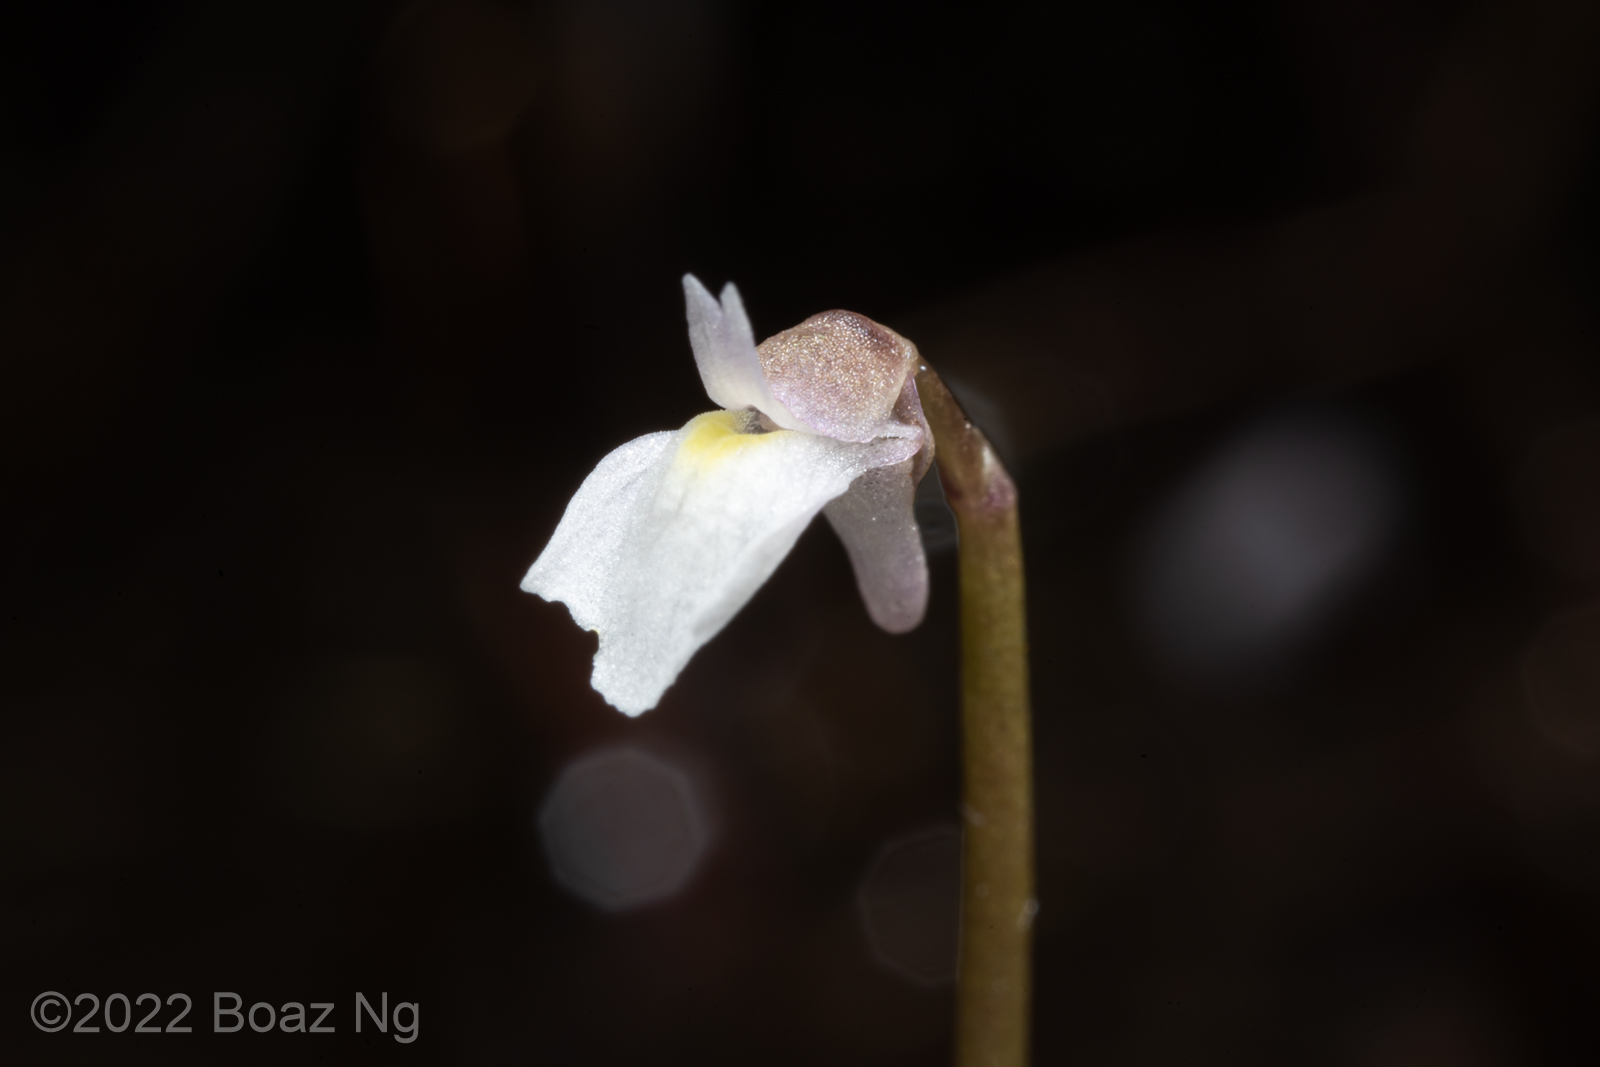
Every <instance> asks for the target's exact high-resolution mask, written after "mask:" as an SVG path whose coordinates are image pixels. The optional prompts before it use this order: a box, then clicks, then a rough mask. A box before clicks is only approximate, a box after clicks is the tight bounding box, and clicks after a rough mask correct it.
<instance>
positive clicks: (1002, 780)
mask: <svg viewBox="0 0 1600 1067" xmlns="http://www.w3.org/2000/svg"><path fill="white" fill-rule="evenodd" d="M917 392H918V394H919V396H920V398H921V401H922V409H923V412H924V414H926V416H927V419H928V425H929V427H930V428H931V429H932V430H933V440H934V449H935V455H936V459H937V462H938V464H939V474H940V478H941V480H942V481H943V483H944V492H945V499H946V500H947V501H948V502H949V504H950V509H951V510H952V511H953V512H955V516H956V523H957V526H958V528H959V530H960V534H961V548H960V571H961V732H962V764H961V769H962V787H961V789H962V813H963V815H964V816H965V822H966V832H965V835H964V839H963V857H962V874H961V969H960V985H959V988H958V989H957V993H956V1058H955V1059H956V1067H1024V1065H1025V1064H1026V1063H1027V1062H1028V1009H1029V998H1030V993H1031V986H1032V983H1031V980H1030V979H1031V968H1030V953H1029V942H1030V931H1031V928H1032V926H1033V916H1034V912H1035V911H1037V910H1038V905H1037V903H1036V901H1035V900H1034V896H1033V752H1032V739H1031V730H1030V725H1029V713H1028V637H1027V620H1026V613H1025V608H1024V601H1023V580H1022V538H1021V534H1020V530H1019V527H1018V523H1017V489H1016V485H1015V483H1013V482H1012V480H1011V476H1010V475H1009V474H1007V473H1006V469H1005V467H1004V466H1003V465H1002V464H1001V462H1000V459H999V457H998V456H996V455H995V452H994V449H993V448H992V447H991V446H990V444H989V442H988V440H987V439H986V438H985V437H984V436H983V432H982V431H981V430H979V429H978V428H977V427H976V426H974V425H972V422H971V421H970V420H969V419H968V418H967V417H966V413H965V412H963V411H962V410H961V405H960V404H958V403H957V402H956V399H955V397H953V396H951V395H950V391H949V389H947V388H946V387H945V384H944V382H942V381H940V379H939V376H938V375H937V374H935V373H934V371H933V369H932V368H930V367H929V366H928V365H927V364H926V363H923V364H921V369H920V371H919V372H918V374H917Z"/></svg>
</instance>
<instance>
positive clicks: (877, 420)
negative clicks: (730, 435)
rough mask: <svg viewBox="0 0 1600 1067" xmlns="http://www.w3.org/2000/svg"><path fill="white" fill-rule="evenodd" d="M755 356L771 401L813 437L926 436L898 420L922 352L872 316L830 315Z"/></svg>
mask: <svg viewBox="0 0 1600 1067" xmlns="http://www.w3.org/2000/svg"><path fill="white" fill-rule="evenodd" d="M756 351H757V352H758V354H759V355H760V357H761V369H762V371H763V373H764V374H765V375H766V382H767V385H768V386H769V387H770V388H771V390H772V395H773V396H775V397H776V398H777V399H778V400H779V401H780V402H781V403H782V404H784V406H786V407H787V408H788V409H789V410H790V411H791V412H793V413H794V415H795V417H796V418H798V419H799V420H800V421H801V422H803V423H805V424H806V426H808V427H809V428H810V429H811V430H812V431H813V432H814V433H820V434H826V435H827V436H829V437H834V438H837V439H839V440H841V441H870V440H872V439H873V438H875V437H901V436H911V435H913V434H916V433H918V432H919V429H918V427H916V426H915V425H909V426H908V425H907V424H906V423H905V422H904V421H902V420H900V419H896V418H893V417H892V416H893V414H894V410H895V405H896V403H897V402H898V401H899V400H900V396H901V393H902V392H903V391H904V389H905V385H906V382H907V381H908V380H909V379H910V378H911V376H912V374H913V372H914V371H915V367H916V362H917V350H916V348H915V347H913V346H912V344H911V342H909V341H907V340H906V339H905V338H903V337H901V336H900V335H899V334H897V333H895V332H894V331H893V330H888V329H885V328H884V327H882V326H879V325H878V324H877V323H875V322H873V321H872V320H871V319H869V318H867V317H866V316H865V315H857V314H856V313H855V312H853V311H824V312H822V313H821V314H820V315H813V316H811V317H810V318H809V319H807V320H806V321H804V322H802V323H801V324H800V325H798V326H796V327H794V328H793V329H788V330H784V331H783V332H782V333H779V334H774V335H772V336H771V337H769V338H767V339H766V340H765V341H762V342H761V345H760V347H759V348H757V350H756ZM912 395H913V396H915V387H914V386H913V393H912ZM920 416H921V409H920V408H919V409H918V417H919V418H920ZM923 425H924V427H925V426H926V424H925V423H924V424H923Z"/></svg>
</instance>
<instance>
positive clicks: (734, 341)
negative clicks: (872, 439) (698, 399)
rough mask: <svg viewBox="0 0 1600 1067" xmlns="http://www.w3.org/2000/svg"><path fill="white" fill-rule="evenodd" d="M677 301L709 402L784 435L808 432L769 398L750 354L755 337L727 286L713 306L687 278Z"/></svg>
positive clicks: (693, 279)
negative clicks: (759, 418)
mask: <svg viewBox="0 0 1600 1067" xmlns="http://www.w3.org/2000/svg"><path fill="white" fill-rule="evenodd" d="M683 300H684V305H685V310H686V312H687V315H688V319H689V347H690V348H692V349H694V362H695V366H697V367H699V369H700V381H701V382H702V383H703V384H704V385H705V387H706V395H707V396H709V397H710V398H711V402H712V403H714V404H716V405H717V406H719V407H722V408H726V409H727V410H729V411H742V410H745V409H749V408H753V409H755V410H756V411H759V412H761V413H762V414H763V415H765V416H767V418H769V419H771V420H772V421H773V422H774V423H775V424H776V425H778V426H780V427H782V428H783V429H785V430H805V431H808V432H809V431H810V427H808V426H806V425H805V424H804V423H803V422H801V421H800V420H799V419H797V418H795V417H794V415H792V414H790V412H789V409H788V408H787V407H785V406H784V404H783V403H782V402H781V401H780V400H778V399H777V398H776V397H775V396H773V394H772V390H771V389H770V388H769V387H768V385H767V379H766V376H765V375H763V374H762V372H761V358H760V357H759V356H758V355H757V354H756V336H755V331H754V330H752V329H751V328H750V317H749V316H748V315H746V314H745V313H744V301H743V300H741V299H739V290H738V288H737V287H735V286H734V284H733V283H732V282H729V283H728V284H727V285H725V286H723V287H722V301H721V303H718V302H717V301H716V300H714V299H713V298H712V296H711V291H710V290H709V289H707V288H706V287H705V286H704V285H702V284H700V279H699V278H696V277H695V276H694V275H693V274H685V275H684V276H683Z"/></svg>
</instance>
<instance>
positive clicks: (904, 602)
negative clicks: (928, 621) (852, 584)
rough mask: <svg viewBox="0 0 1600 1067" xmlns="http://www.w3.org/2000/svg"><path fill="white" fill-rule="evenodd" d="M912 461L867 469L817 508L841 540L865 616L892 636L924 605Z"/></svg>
mask: <svg viewBox="0 0 1600 1067" xmlns="http://www.w3.org/2000/svg"><path fill="white" fill-rule="evenodd" d="M915 464H916V461H915V460H914V459H906V460H903V461H902V462H900V463H896V464H895V465H894V466H892V467H878V468H876V469H875V470H870V471H867V472H865V473H863V474H862V475H861V476H860V477H858V478H857V479H856V480H855V481H854V482H852V483H851V485H850V488H849V490H848V491H847V492H845V493H844V494H843V495H842V496H840V497H838V498H836V499H834V500H833V501H831V502H830V503H829V504H828V506H827V507H825V508H823V509H822V513H823V514H824V515H826V516H827V517H828V522H829V524H830V525H832V526H833V529H834V532H835V533H837V534H838V535H839V540H841V541H843V542H844V548H845V552H846V553H848V554H849V556H850V565H851V566H852V567H853V568H854V569H855V572H856V587H857V588H858V589H860V590H861V599H862V600H864V601H866V604H867V614H868V615H870V616H872V621H873V622H875V623H877V624H878V625H879V626H881V627H883V628H884V629H885V630H887V631H889V632H890V633H892V634H903V633H905V632H906V631H908V630H913V629H915V628H916V626H917V624H918V623H920V622H921V621H922V616H923V613H924V612H926V611H927V609H928V559H927V556H926V555H925V554H924V553H923V550H922V531H920V530H919V529H917V519H916V515H915V514H914V513H913V512H912V504H913V502H914V500H915V497H916V495H917V483H916V482H915V481H914V480H913V478H912V475H913V473H914V472H913V467H914V465H915Z"/></svg>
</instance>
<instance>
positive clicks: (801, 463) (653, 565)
mask: <svg viewBox="0 0 1600 1067" xmlns="http://www.w3.org/2000/svg"><path fill="white" fill-rule="evenodd" d="M748 421H749V417H747V416H741V415H740V414H739V413H737V412H728V411H718V412H711V413H710V414H706V415H700V416H697V417H696V418H694V419H692V420H691V421H690V422H689V423H688V425H686V426H684V428H683V429H681V430H679V431H677V432H676V433H667V434H651V435H650V436H648V437H642V438H639V439H638V440H636V441H633V442H630V443H629V444H626V445H624V446H623V447H622V448H620V449H618V450H617V451H616V452H613V453H612V454H611V455H609V456H607V457H606V458H605V460H603V461H602V462H601V464H600V466H599V467H597V468H596V469H595V471H594V473H593V474H591V475H590V476H589V477H588V479H587V480H585V481H584V483H583V485H582V487H581V488H579V490H578V493H577V495H576V496H574V497H573V498H572V503H571V504H569V505H568V506H567V511H566V514H565V515H563V516H562V518H561V523H560V525H559V526H558V527H557V528H556V532H555V535H554V536H553V537H552V538H551V539H550V544H549V546H548V547H546V549H545V551H544V552H543V553H542V554H541V555H540V556H539V558H538V560H537V561H535V562H534V564H533V567H532V568H531V569H530V570H529V571H528V575H527V577H526V578H524V579H523V582H522V588H523V589H525V590H527V591H528V592H530V593H538V594H539V595H540V596H542V597H544V598H545V599H546V600H560V601H563V602H565V603H566V605H567V607H568V608H569V609H570V610H571V612H572V617H573V619H574V620H575V621H576V622H577V623H578V625H580V626H583V627H584V628H586V629H591V630H596V631H598V632H599V634H600V650H599V651H598V652H597V653H596V654H595V658H594V674H593V677H592V679H591V681H592V683H593V685H594V687H595V689H596V690H598V691H599V693H600V695H601V696H603V697H605V698H606V700H608V701H609V702H610V703H611V704H612V705H613V706H615V707H616V708H617V709H618V710H620V711H623V712H625V713H627V714H629V715H638V714H639V713H641V712H644V711H648V710H649V709H650V708H653V707H655V706H656V704H657V702H659V701H660V699H661V694H662V693H663V692H665V691H666V689H667V687H668V686H669V685H671V684H672V683H673V681H674V680H675V679H676V678H677V677H678V673H679V672H680V671H682V670H683V668H684V665H685V664H687V663H688V662H689V658H690V657H691V656H693V655H694V653H695V652H696V650H698V649H699V648H700V646H701V645H703V644H705V643H706V642H707V641H709V640H711V638H712V637H714V636H716V634H717V633H718V632H719V631H720V630H721V629H722V628H723V626H725V625H726V624H727V623H728V620H729V619H731V618H733V616H734V614H735V613H736V612H737V611H738V610H739V609H740V608H741V607H743V606H744V604H745V602H746V601H748V600H749V599H750V597H751V596H753V595H754V594H755V591H756V590H757V589H759V588H760V587H761V584H762V583H763V582H765V581H766V580H767V578H768V577H770V576H771V574H772V572H773V571H774V570H776V569H777V567H778V564H779V563H780V562H782V560H783V557H784V556H786V555H788V553H789V550H790V549H791V548H793V547H794V543H795V541H796V540H797V539H798V538H799V536H800V534H801V532H802V531H803V530H804V529H805V528H806V525H807V524H808V523H809V522H810V521H811V520H812V519H813V518H814V517H815V516H816V514H817V512H818V511H820V510H822V508H823V506H824V505H826V504H827V503H828V502H829V501H831V500H833V499H834V498H835V497H837V496H839V495H840V494H841V493H844V492H845V491H846V490H848V489H849V488H850V486H851V484H852V483H853V482H855V481H856V479H857V478H859V477H860V476H861V475H862V474H864V473H866V472H867V471H870V470H873V469H875V468H878V467H884V466H891V465H894V464H900V463H906V462H909V461H910V460H911V457H912V455H913V454H914V453H915V451H916V449H917V448H918V446H919V445H920V444H921V442H920V441H918V440H911V439H906V438H888V439H884V440H880V441H871V442H867V443H853V442H848V441H835V440H833V439H831V438H827V437H821V436H818V435H815V434H807V433H795V432H792V431H785V430H778V431H774V432H772V433H747V432H741V431H743V430H745V429H746V428H747V423H748Z"/></svg>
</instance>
